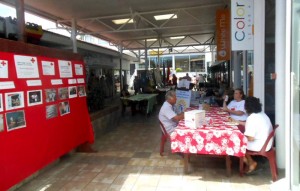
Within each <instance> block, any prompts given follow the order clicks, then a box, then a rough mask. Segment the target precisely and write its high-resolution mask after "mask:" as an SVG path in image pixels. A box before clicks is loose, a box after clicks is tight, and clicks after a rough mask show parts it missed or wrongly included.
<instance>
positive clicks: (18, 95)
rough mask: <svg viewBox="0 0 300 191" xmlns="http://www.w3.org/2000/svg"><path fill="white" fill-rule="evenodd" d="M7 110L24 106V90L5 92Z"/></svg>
mask: <svg viewBox="0 0 300 191" xmlns="http://www.w3.org/2000/svg"><path fill="white" fill-rule="evenodd" d="M5 106H6V110H12V109H18V108H23V107H24V92H11V93H5Z"/></svg>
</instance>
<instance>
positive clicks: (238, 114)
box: [223, 88, 247, 121]
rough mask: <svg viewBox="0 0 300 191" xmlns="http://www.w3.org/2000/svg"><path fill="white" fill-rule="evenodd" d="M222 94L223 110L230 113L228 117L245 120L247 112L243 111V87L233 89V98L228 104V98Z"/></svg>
mask: <svg viewBox="0 0 300 191" xmlns="http://www.w3.org/2000/svg"><path fill="white" fill-rule="evenodd" d="M226 96H228V95H224V102H223V110H224V111H227V112H228V113H229V114H230V117H231V118H232V119H234V120H238V121H246V119H247V114H246V111H245V100H244V98H245V94H244V91H243V89H240V88H237V89H235V90H234V95H233V97H234V100H232V101H231V102H230V103H229V104H228V105H227V102H228V98H227V99H225V97H226Z"/></svg>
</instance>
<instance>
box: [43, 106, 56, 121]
mask: <svg viewBox="0 0 300 191" xmlns="http://www.w3.org/2000/svg"><path fill="white" fill-rule="evenodd" d="M57 115H58V113H57V105H56V104H54V105H48V106H46V119H51V118H54V117H57Z"/></svg>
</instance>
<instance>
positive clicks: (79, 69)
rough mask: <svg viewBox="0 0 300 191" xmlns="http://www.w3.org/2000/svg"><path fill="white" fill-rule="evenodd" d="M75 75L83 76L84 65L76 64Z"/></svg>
mask: <svg viewBox="0 0 300 191" xmlns="http://www.w3.org/2000/svg"><path fill="white" fill-rule="evenodd" d="M75 74H76V75H77V76H82V75H83V66H82V64H75Z"/></svg>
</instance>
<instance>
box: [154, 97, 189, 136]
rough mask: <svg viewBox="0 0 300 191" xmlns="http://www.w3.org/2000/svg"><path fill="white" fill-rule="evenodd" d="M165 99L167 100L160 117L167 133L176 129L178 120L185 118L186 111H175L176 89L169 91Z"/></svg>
mask: <svg viewBox="0 0 300 191" xmlns="http://www.w3.org/2000/svg"><path fill="white" fill-rule="evenodd" d="M165 99H166V101H165V102H164V104H163V105H162V107H161V109H160V111H159V115H158V118H159V120H160V121H161V122H162V124H163V125H164V127H165V129H166V131H167V133H168V134H170V133H172V132H173V131H174V129H175V128H176V126H177V124H178V122H179V121H180V120H181V119H184V113H183V112H182V113H180V114H176V113H175V111H174V105H175V104H176V100H177V98H176V93H175V91H168V92H167V93H166V96H165Z"/></svg>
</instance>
